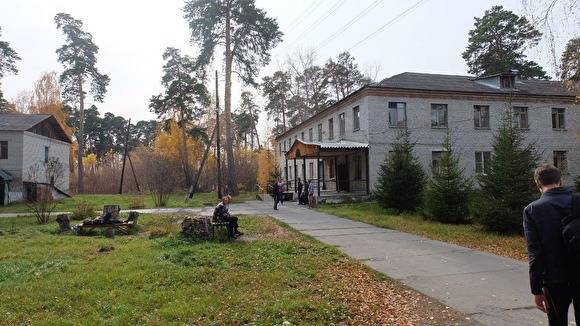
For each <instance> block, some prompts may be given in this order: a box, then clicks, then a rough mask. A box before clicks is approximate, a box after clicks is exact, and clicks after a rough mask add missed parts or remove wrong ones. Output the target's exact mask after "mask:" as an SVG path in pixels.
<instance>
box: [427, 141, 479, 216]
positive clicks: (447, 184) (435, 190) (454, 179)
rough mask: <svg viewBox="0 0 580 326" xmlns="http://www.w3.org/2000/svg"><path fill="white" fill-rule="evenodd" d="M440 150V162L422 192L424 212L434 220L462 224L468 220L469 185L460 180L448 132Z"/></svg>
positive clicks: (460, 173) (460, 175)
mask: <svg viewBox="0 0 580 326" xmlns="http://www.w3.org/2000/svg"><path fill="white" fill-rule="evenodd" d="M442 146H443V153H441V160H440V161H439V165H438V167H437V168H436V169H434V171H433V176H432V177H431V179H430V180H429V183H428V185H427V189H426V191H425V209H426V211H427V214H428V216H429V217H430V218H433V219H434V220H437V221H440V222H446V223H465V222H467V221H468V220H469V193H470V191H471V182H470V181H469V180H468V179H466V178H465V177H464V176H463V169H461V168H460V166H459V157H458V156H457V155H456V154H455V152H454V148H453V147H454V146H453V141H452V139H451V135H450V133H449V132H447V134H446V135H445V138H444V140H443V144H442Z"/></svg>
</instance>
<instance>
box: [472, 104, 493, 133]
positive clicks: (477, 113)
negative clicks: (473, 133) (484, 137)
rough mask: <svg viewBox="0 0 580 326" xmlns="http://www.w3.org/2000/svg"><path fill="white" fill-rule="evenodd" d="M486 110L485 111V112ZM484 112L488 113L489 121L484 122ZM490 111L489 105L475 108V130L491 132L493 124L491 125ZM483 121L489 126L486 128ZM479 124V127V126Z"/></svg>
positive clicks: (475, 106)
mask: <svg viewBox="0 0 580 326" xmlns="http://www.w3.org/2000/svg"><path fill="white" fill-rule="evenodd" d="M484 109H485V110H484ZM483 112H487V117H486V118H487V120H484V119H483V118H482V116H483V115H482V113H483ZM490 117H491V114H490V109H489V105H474V106H473V128H475V129H478V130H489V129H491V128H490V127H491V123H490V120H491V119H490ZM482 121H486V122H487V125H486V126H484V125H483V123H482ZM478 124H479V126H478Z"/></svg>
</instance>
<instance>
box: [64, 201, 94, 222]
mask: <svg viewBox="0 0 580 326" xmlns="http://www.w3.org/2000/svg"><path fill="white" fill-rule="evenodd" d="M94 217H95V206H94V205H93V204H91V203H89V202H86V201H82V202H80V203H79V204H78V205H77V208H76V209H75V210H74V211H73V212H72V214H71V217H70V219H71V220H74V221H81V220H84V219H88V218H94Z"/></svg>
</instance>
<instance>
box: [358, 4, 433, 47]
mask: <svg viewBox="0 0 580 326" xmlns="http://www.w3.org/2000/svg"><path fill="white" fill-rule="evenodd" d="M423 2H425V0H419V1H417V2H416V3H415V4H414V5H412V6H411V7H409V8H408V9H407V10H405V11H403V12H401V13H400V14H398V15H397V16H395V18H393V19H391V20H389V21H388V22H387V23H386V24H384V25H383V26H381V27H379V28H378V29H377V30H375V31H374V32H372V33H370V34H369V35H367V36H366V37H365V38H363V39H362V40H360V41H358V42H357V43H356V44H355V45H353V46H351V47H350V48H349V49H348V50H347V51H350V50H352V49H354V48H356V47H357V46H359V45H361V44H362V43H364V42H366V41H367V40H368V39H370V38H371V37H373V36H375V35H376V34H378V33H380V32H382V31H383V30H384V29H385V28H387V27H389V26H390V25H392V24H393V23H395V22H396V21H397V20H399V19H401V18H403V17H404V16H405V15H407V14H409V13H411V12H412V11H413V10H415V9H416V8H417V7H419V6H420V5H421V4H422V3H423Z"/></svg>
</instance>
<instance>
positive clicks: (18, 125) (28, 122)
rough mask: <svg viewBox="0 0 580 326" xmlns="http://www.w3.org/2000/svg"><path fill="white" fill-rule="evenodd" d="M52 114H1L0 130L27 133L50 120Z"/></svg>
mask: <svg viewBox="0 0 580 326" xmlns="http://www.w3.org/2000/svg"><path fill="white" fill-rule="evenodd" d="M50 117H51V115H50V114H20V113H2V114H0V130H2V131H25V130H28V129H30V128H32V127H34V126H36V125H37V124H39V123H41V122H42V121H44V120H46V119H48V118H50Z"/></svg>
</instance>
